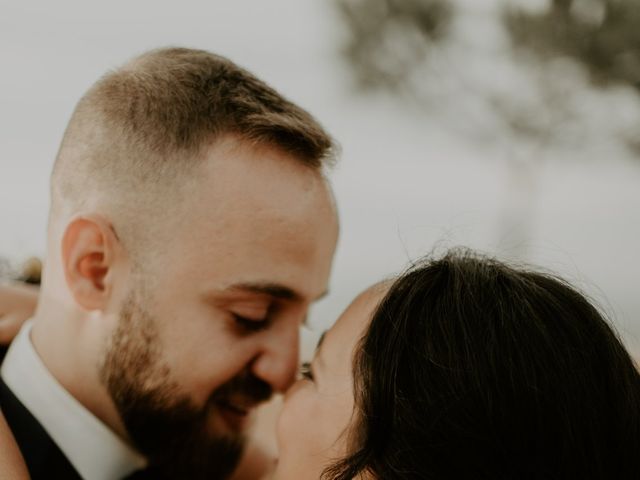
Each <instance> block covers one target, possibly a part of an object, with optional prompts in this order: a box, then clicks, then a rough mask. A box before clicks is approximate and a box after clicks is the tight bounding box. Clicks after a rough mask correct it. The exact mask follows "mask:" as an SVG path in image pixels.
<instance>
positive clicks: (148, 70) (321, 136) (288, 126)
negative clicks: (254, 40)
mask: <svg viewBox="0 0 640 480" xmlns="http://www.w3.org/2000/svg"><path fill="white" fill-rule="evenodd" d="M227 135H232V136H234V137H235V138H237V139H238V140H239V141H240V142H241V143H244V142H247V144H250V145H256V146H269V147H275V148H278V149H280V150H282V151H284V152H285V153H288V154H290V155H291V156H292V157H293V158H294V159H297V160H298V161H300V162H301V163H302V164H304V165H306V166H308V167H309V168H311V169H315V170H318V171H320V170H322V168H323V166H324V165H327V164H330V163H331V162H332V160H333V158H334V156H333V153H334V145H333V142H332V139H331V138H330V136H329V135H328V134H327V133H326V132H325V131H324V130H323V128H322V127H321V126H320V124H319V123H318V122H317V121H316V120H315V119H314V118H313V117H312V116H311V115H310V114H309V113H307V112H306V111H305V110H303V109H302V108H300V107H298V106H297V105H295V104H293V103H292V102H290V101H288V100H287V99H285V98H284V97H283V96H282V95H280V94H279V93H278V92H276V91H275V90H274V89H272V88H271V87H269V86H268V85H267V84H265V83H264V82H262V81H261V80H259V79H258V78H256V77H255V76H254V75H252V74H251V73H249V72H248V71H246V70H244V69H242V68H240V67H238V66H237V65H235V64H234V63H233V62H231V61H229V60H228V59H226V58H224V57H221V56H219V55H215V54H212V53H209V52H207V51H204V50H192V49H186V48H165V49H158V50H153V51H150V52H147V53H144V54H142V55H141V56H139V57H137V58H135V59H133V60H132V61H130V62H128V63H127V64H125V65H124V66H123V67H121V68H119V69H117V70H115V71H112V72H110V73H107V74H106V75H105V76H104V77H102V78H101V79H100V80H99V81H98V82H96V83H95V84H94V85H93V86H92V87H91V88H90V89H89V91H88V92H87V93H86V94H85V95H84V96H83V97H82V99H81V100H80V101H79V103H78V105H77V107H76V109H75V111H74V113H73V115H72V117H71V120H70V121H69V125H68V127H67V129H66V131H65V134H64V137H63V140H62V144H61V147H60V150H59V152H58V156H57V158H56V162H55V165H54V169H53V174H52V178H51V191H52V212H53V214H54V215H55V214H56V212H58V211H62V210H64V211H66V212H71V213H75V212H77V211H80V210H81V209H82V208H84V207H86V206H91V205H93V204H94V203H95V202H99V204H100V205H101V207H103V208H106V210H107V213H108V214H110V215H112V217H113V218H112V221H114V222H119V223H120V225H118V229H119V233H124V236H125V237H129V238H122V240H128V241H129V242H128V243H130V244H135V243H139V242H138V241H137V240H136V239H135V238H134V237H139V236H140V235H139V234H140V233H141V232H140V230H144V229H141V228H140V227H139V226H136V225H137V224H139V222H140V219H141V217H142V216H143V215H145V213H146V214H149V215H152V216H155V215H156V214H158V212H160V211H162V212H165V213H166V208H170V207H171V201H173V202H176V201H177V199H178V198H179V196H176V195H175V193H176V192H180V191H184V190H185V185H186V184H188V183H189V178H190V177H193V176H194V175H190V174H192V173H193V172H194V170H195V167H196V166H197V165H198V164H200V163H201V160H202V159H203V158H204V156H203V155H202V152H203V150H204V149H205V148H206V147H207V146H211V145H212V144H214V143H215V142H216V141H218V140H219V139H221V138H222V137H223V136H227ZM160 208H161V209H162V210H159V209H160ZM136 230H137V231H138V234H137V235H136ZM138 240H140V239H138ZM125 243H127V242H125ZM129 246H133V245H129Z"/></svg>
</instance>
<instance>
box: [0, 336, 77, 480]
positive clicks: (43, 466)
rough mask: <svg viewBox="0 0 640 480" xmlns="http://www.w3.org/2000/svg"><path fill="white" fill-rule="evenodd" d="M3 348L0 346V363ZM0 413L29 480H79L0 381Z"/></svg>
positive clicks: (31, 416)
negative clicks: (12, 437)
mask: <svg viewBox="0 0 640 480" xmlns="http://www.w3.org/2000/svg"><path fill="white" fill-rule="evenodd" d="M5 354H6V348H4V347H0V363H1V362H2V360H3V359H4V356H5ZM0 410H2V413H3V414H4V416H5V418H6V420H7V423H8V424H9V428H11V431H12V432H13V435H14V437H15V439H16V441H17V442H18V446H19V447H20V451H21V452H22V456H23V457H24V460H25V462H26V464H27V468H28V470H29V475H30V476H31V478H32V479H33V480H44V479H47V480H51V479H55V480H82V477H80V475H79V474H78V472H77V471H76V470H75V469H74V468H73V466H72V465H71V463H69V460H67V457H65V456H64V454H63V453H62V451H61V450H60V449H59V448H58V446H57V445H56V444H55V443H54V441H53V440H52V439H51V437H50V436H49V434H48V433H47V432H46V430H45V429H44V428H42V426H41V425H40V424H39V423H38V421H37V420H36V419H35V418H34V417H33V415H31V413H30V412H29V411H28V410H27V409H26V408H25V407H24V405H22V403H20V400H18V399H17V398H16V396H15V395H14V394H13V392H12V391H11V390H10V389H9V387H7V385H6V384H5V383H4V382H3V381H2V379H0Z"/></svg>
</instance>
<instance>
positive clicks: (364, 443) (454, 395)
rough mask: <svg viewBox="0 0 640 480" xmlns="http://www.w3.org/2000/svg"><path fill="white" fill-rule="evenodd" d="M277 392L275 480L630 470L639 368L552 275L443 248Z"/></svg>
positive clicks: (375, 296)
mask: <svg viewBox="0 0 640 480" xmlns="http://www.w3.org/2000/svg"><path fill="white" fill-rule="evenodd" d="M303 375H304V378H303V379H302V380H300V381H299V382H298V383H297V384H296V385H295V386H294V387H293V388H292V389H291V390H290V392H289V393H288V394H287V396H286V399H285V404H284V409H283V412H282V415H281V417H280V421H279V424H278V442H279V449H280V459H279V463H278V467H277V472H276V476H275V477H276V478H277V479H278V480H293V479H307V478H308V479H317V478H323V479H332V480H346V479H352V478H359V479H385V480H389V479H458V478H469V479H471V478H472V479H492V480H495V479H556V478H557V479H568V478H575V479H595V478H598V479H613V478H615V479H627V478H640V454H639V452H640V376H639V374H638V371H637V370H636V368H635V366H634V364H633V362H632V360H631V358H630V357H629V355H628V353H627V352H626V351H625V349H624V347H623V346H622V344H621V343H620V341H619V340H618V338H617V337H616V335H615V334H614V333H613V331H612V330H611V328H610V327H609V325H607V323H606V322H605V321H604V320H603V318H602V317H601V315H600V314H599V313H598V311H597V310H596V309H595V308H594V307H593V306H592V305H591V304H590V303H589V302H588V301H587V300H586V299H585V298H584V297H583V296H582V295H581V294H579V293H578V292H577V291H576V290H574V289H573V288H572V287H570V286H569V285H567V284H566V283H564V282H563V281H561V280H558V279H556V278H554V277H551V276H549V275H545V274H540V273H535V272H531V271H527V270H520V269H515V268H511V267H509V266H507V265H505V264H503V263H500V262H497V261H494V260H491V259H487V258H484V257H480V256H477V255H474V254H471V253H468V252H464V251H458V252H451V253H449V254H448V255H446V256H445V257H444V258H442V259H440V260H437V261H431V262H426V263H424V264H421V265H418V266H416V267H415V268H413V269H411V270H410V271H409V272H407V273H405V274H404V275H402V276H401V277H400V278H399V279H397V280H396V281H395V282H394V283H393V284H392V285H391V286H390V288H389V287H385V286H382V285H380V286H376V287H373V288H372V289H370V290H368V291H367V292H365V293H364V294H362V295H361V296H360V297H359V298H358V299H356V301H355V302H354V303H353V304H352V305H351V306H350V307H349V309H348V310H347V311H346V312H345V313H344V314H343V315H342V317H341V318H340V319H339V320H338V321H337V323H336V324H335V326H334V327H333V328H332V329H331V330H330V331H329V332H328V333H327V334H326V336H325V338H324V340H323V341H322V342H321V345H320V346H319V348H318V350H317V352H316V355H315V358H314V360H313V362H312V363H311V365H310V366H309V367H306V368H305V370H304V371H303Z"/></svg>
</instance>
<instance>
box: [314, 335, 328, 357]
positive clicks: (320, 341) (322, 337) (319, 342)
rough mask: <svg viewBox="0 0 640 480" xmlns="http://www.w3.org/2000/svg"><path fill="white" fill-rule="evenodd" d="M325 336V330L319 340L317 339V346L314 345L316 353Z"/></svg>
mask: <svg viewBox="0 0 640 480" xmlns="http://www.w3.org/2000/svg"><path fill="white" fill-rule="evenodd" d="M326 335H327V331H326V330H325V331H324V332H322V335H320V338H319V339H318V344H317V345H316V352H317V351H318V350H320V346H321V345H322V342H324V337H325V336H326Z"/></svg>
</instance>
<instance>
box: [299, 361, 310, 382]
mask: <svg viewBox="0 0 640 480" xmlns="http://www.w3.org/2000/svg"><path fill="white" fill-rule="evenodd" d="M300 376H301V377H302V378H303V379H305V380H310V381H312V382H313V371H312V370H311V363H309V362H304V363H303V364H302V365H300Z"/></svg>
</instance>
